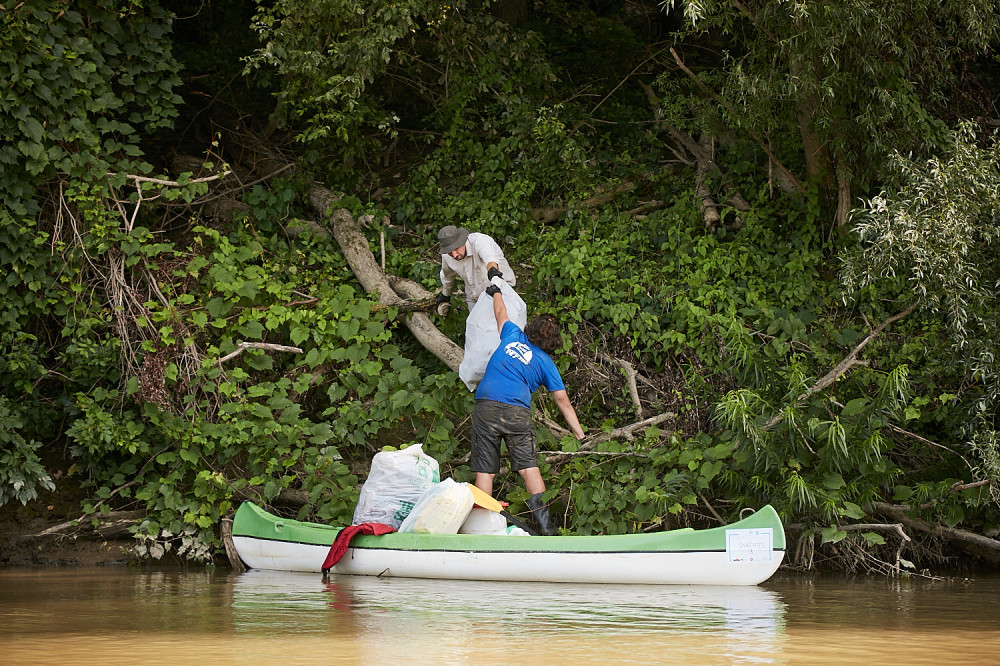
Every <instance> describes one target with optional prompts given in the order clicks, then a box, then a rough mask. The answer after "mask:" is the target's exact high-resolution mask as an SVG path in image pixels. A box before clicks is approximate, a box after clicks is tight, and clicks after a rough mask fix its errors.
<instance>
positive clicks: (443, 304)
mask: <svg viewBox="0 0 1000 666" xmlns="http://www.w3.org/2000/svg"><path fill="white" fill-rule="evenodd" d="M434 301H435V302H436V303H437V306H436V310H437V313H438V314H439V315H441V316H442V317H447V316H448V312H449V311H451V297H450V296H445V295H444V294H438V295H437V298H435V299H434Z"/></svg>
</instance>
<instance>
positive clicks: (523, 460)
mask: <svg viewBox="0 0 1000 666" xmlns="http://www.w3.org/2000/svg"><path fill="white" fill-rule="evenodd" d="M501 440H503V441H504V442H506V443H507V454H508V455H509V456H510V462H511V467H512V468H513V469H514V470H517V471H519V470H522V469H528V468H531V467H538V442H537V441H536V440H535V426H534V424H533V423H532V422H531V410H530V409H528V408H526V407H521V406H519V405H508V404H505V403H502V402H496V401H495V400H476V406H475V408H473V410H472V456H471V457H470V458H469V469H471V470H472V471H473V472H482V473H484V474H496V473H497V472H499V471H500V441H501Z"/></svg>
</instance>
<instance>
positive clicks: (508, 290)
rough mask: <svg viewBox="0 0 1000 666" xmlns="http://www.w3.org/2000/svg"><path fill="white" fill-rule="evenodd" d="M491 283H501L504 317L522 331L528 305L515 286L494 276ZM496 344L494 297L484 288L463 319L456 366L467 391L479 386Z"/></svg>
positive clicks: (498, 334)
mask: <svg viewBox="0 0 1000 666" xmlns="http://www.w3.org/2000/svg"><path fill="white" fill-rule="evenodd" d="M492 284H495V285H497V286H499V287H500V293H501V295H502V296H503V303H504V305H505V306H507V318H508V319H510V320H511V321H512V322H514V323H515V324H517V326H518V327H519V328H520V329H521V330H522V331H523V330H524V327H525V326H526V325H527V323H528V306H527V305H525V303H524V300H523V299H522V298H521V297H520V296H518V295H517V292H516V291H514V288H513V287H511V286H510V285H509V284H507V283H506V282H504V281H503V280H501V279H500V278H493V282H492ZM499 346H500V332H499V331H498V330H497V319H496V315H494V314H493V297H492V296H490V295H489V294H487V293H486V292H485V291H484V292H483V293H481V294H480V295H479V300H478V301H476V304H475V305H474V306H473V308H472V311H471V312H470V313H469V318H468V319H466V320H465V355H464V356H462V363H461V364H460V365H459V366H458V376H459V378H460V379H461V380H462V381H463V382H465V385H466V386H467V387H468V389H469V390H470V391H475V390H476V387H477V386H479V382H480V381H482V379H483V375H484V374H485V373H486V364H487V363H489V362H490V356H492V355H493V352H494V351H496V348H497V347H499Z"/></svg>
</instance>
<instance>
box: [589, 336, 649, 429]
mask: <svg viewBox="0 0 1000 666" xmlns="http://www.w3.org/2000/svg"><path fill="white" fill-rule="evenodd" d="M597 357H598V358H599V359H601V360H603V361H606V362H608V363H613V364H615V365H617V366H618V367H619V368H621V369H622V370H623V371H624V372H625V382H626V384H627V385H628V394H629V397H630V398H631V399H632V404H633V405H634V406H635V413H636V416H637V417H638V418H639V420H642V403H641V402H639V388H638V387H637V386H636V374H637V373H636V371H635V368H634V367H632V364H631V363H629V362H628V361H625V360H623V359H620V358H612V357H611V356H608V355H607V354H604V353H603V352H598V353H597Z"/></svg>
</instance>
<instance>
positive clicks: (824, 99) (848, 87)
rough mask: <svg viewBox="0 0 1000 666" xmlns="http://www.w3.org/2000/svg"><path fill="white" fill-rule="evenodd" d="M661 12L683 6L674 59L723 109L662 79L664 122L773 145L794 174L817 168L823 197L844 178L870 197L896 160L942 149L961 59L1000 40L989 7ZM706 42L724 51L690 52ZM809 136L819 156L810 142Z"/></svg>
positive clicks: (688, 7) (998, 23)
mask: <svg viewBox="0 0 1000 666" xmlns="http://www.w3.org/2000/svg"><path fill="white" fill-rule="evenodd" d="M661 4H663V5H664V6H666V7H668V8H670V7H673V6H675V5H677V6H680V7H682V8H683V14H684V17H685V19H686V20H685V25H684V28H683V29H682V30H681V31H679V33H678V36H679V38H680V39H681V40H682V43H681V45H680V47H679V48H677V50H678V51H680V52H681V53H682V54H683V55H684V56H685V57H686V58H687V59H689V62H688V63H687V64H688V66H689V68H691V69H697V70H698V72H699V73H698V76H699V77H700V79H701V81H702V83H703V84H704V85H706V86H708V87H709V88H711V89H712V91H713V92H714V93H715V94H717V95H718V96H719V97H721V98H722V99H723V100H725V102H726V104H725V105H724V106H721V107H720V105H719V104H717V103H714V102H713V103H709V102H711V101H712V100H709V99H707V98H706V95H705V94H704V90H703V89H702V88H701V87H700V86H698V85H696V84H694V83H692V82H691V81H685V80H681V81H679V82H678V81H677V80H676V79H675V78H674V77H672V76H671V77H668V76H666V75H664V76H663V77H662V88H663V90H664V91H665V92H666V93H667V94H666V95H664V96H665V97H673V100H672V106H671V107H670V109H671V110H670V111H668V116H667V117H668V118H670V119H671V121H672V122H677V123H679V124H680V125H682V126H692V125H693V126H700V127H711V126H713V125H718V123H719V122H721V123H722V124H724V125H726V126H728V127H730V128H733V129H738V130H740V131H742V132H745V133H746V134H747V135H748V136H751V137H757V140H761V137H768V142H769V143H770V144H771V145H775V146H780V151H779V157H780V159H782V160H783V161H784V162H785V163H786V164H788V165H789V166H791V167H792V169H793V171H798V170H799V169H800V165H802V164H803V163H804V162H805V161H806V160H813V161H814V163H813V165H812V166H811V167H810V169H809V175H810V176H813V177H816V176H819V177H820V178H822V179H823V182H824V183H825V184H824V188H826V189H830V188H832V187H833V184H834V181H835V180H836V179H840V181H841V183H844V182H852V183H854V187H855V190H856V191H860V192H864V191H867V190H868V188H870V187H872V186H873V185H874V184H876V183H878V182H879V179H880V178H881V177H883V175H884V174H885V171H884V167H885V166H886V156H887V155H888V154H889V153H891V152H892V151H894V150H902V151H908V150H914V149H915V150H918V151H920V150H926V151H929V152H932V151H934V150H935V149H937V148H939V147H941V146H943V145H944V144H945V143H946V141H947V126H948V123H949V121H950V119H951V118H952V114H953V113H954V107H953V106H951V107H950V106H949V102H950V101H951V100H953V99H954V97H953V90H954V89H955V88H956V87H957V86H959V85H960V72H961V71H962V70H963V69H964V64H963V63H964V62H965V60H964V59H965V58H968V57H970V56H972V55H973V54H984V53H987V52H988V49H989V48H991V45H993V44H995V41H996V38H997V36H998V34H1000V20H998V19H997V13H996V7H995V6H994V3H993V2H991V1H984V2H968V3H940V2H934V1H933V0H923V1H920V2H911V1H909V0H906V1H904V0H894V1H890V2H880V3H870V2H865V1H848V2H838V3H817V2H754V3H748V4H747V5H746V6H743V5H740V6H736V5H733V4H731V3H721V2H704V1H702V0H686V1H684V2H674V1H669V2H664V3H661ZM862 26H863V29H861V27H862ZM706 34H709V35H712V36H715V37H717V38H720V39H724V40H725V41H724V46H723V48H722V49H713V50H712V51H706V50H698V49H695V48H683V47H684V46H685V42H686V43H690V44H691V46H692V47H695V46H697V45H699V44H700V43H701V42H702V41H703V38H704V36H705V35H706ZM809 134H813V135H814V137H813V138H814V139H815V141H814V143H815V147H813V146H810V145H809V144H807V143H805V142H804V141H803V138H804V137H806V136H808V135H809Z"/></svg>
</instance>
